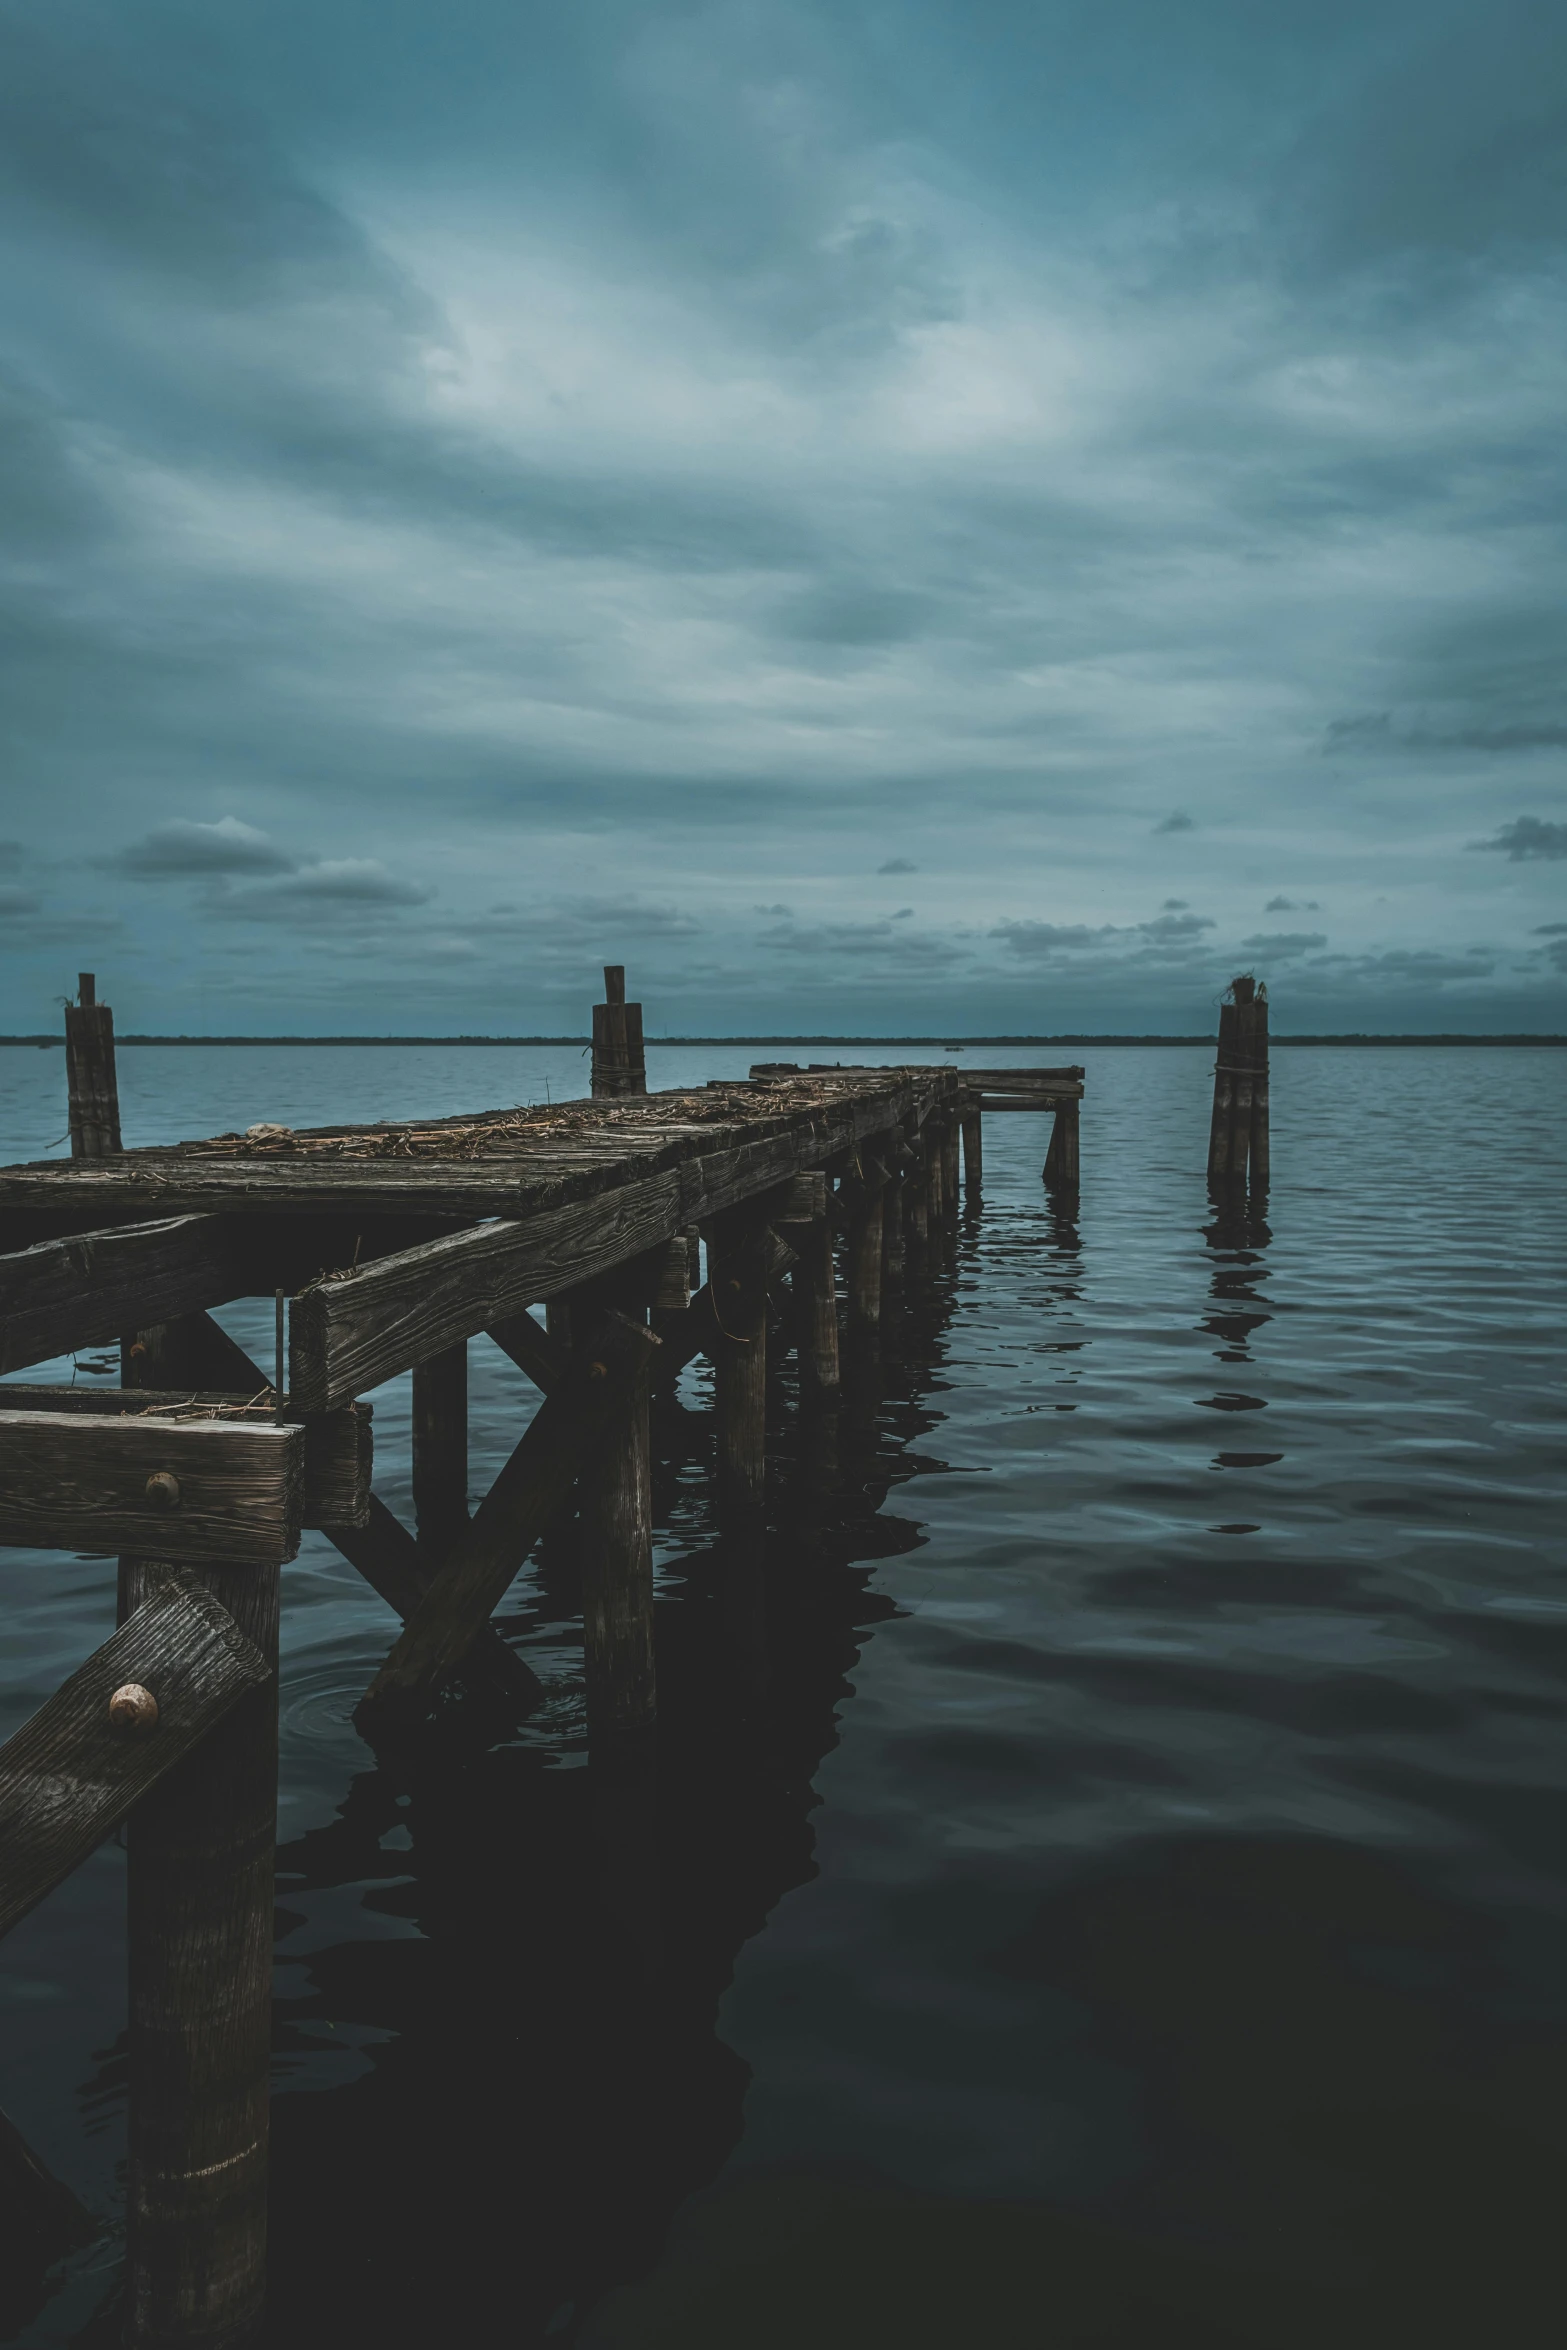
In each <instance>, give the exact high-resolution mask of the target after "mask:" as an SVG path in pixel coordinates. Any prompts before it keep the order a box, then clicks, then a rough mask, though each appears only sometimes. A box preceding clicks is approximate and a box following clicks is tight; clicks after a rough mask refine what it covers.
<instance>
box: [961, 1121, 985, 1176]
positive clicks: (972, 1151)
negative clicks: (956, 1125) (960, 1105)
mask: <svg viewBox="0 0 1567 2350" xmlns="http://www.w3.org/2000/svg"><path fill="white" fill-rule="evenodd" d="M984 1181H985V1164H984V1144H983V1141H982V1139H981V1134H980V1111H979V1104H978V1103H977V1102H975V1103H974V1104H973V1107H972V1108H971V1109H967V1110H965V1111H964V1113H963V1188H964V1190H965V1192H966V1193H967V1194H968V1196H969V1198H970V1199H978V1197H979V1195H980V1192H981V1190H982V1189H983V1187H984Z"/></svg>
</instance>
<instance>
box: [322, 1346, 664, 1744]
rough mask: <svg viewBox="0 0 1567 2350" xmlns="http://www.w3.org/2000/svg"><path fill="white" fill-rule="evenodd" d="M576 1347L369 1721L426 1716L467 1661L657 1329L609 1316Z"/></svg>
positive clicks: (637, 1371)
mask: <svg viewBox="0 0 1567 2350" xmlns="http://www.w3.org/2000/svg"><path fill="white" fill-rule="evenodd" d="M595 1335H596V1338H597V1343H596V1345H595V1347H594V1349H593V1351H592V1352H591V1353H590V1352H588V1351H587V1350H586V1349H583V1348H580V1347H579V1348H577V1349H575V1350H574V1352H573V1354H572V1357H571V1361H570V1364H569V1366H568V1369H567V1374H566V1377H565V1378H564V1379H563V1380H562V1382H561V1384H560V1386H559V1387H558V1388H557V1389H556V1391H555V1393H554V1394H553V1395H548V1396H546V1397H545V1399H544V1401H543V1403H542V1404H541V1405H540V1406H539V1409H538V1411H537V1413H536V1414H535V1416H534V1418H533V1420H532V1421H531V1422H530V1423H529V1426H528V1428H527V1431H526V1433H525V1434H524V1436H523V1438H522V1441H521V1442H520V1443H519V1444H518V1445H517V1447H516V1449H515V1451H514V1452H513V1453H512V1455H511V1458H510V1459H509V1460H508V1461H507V1463H506V1465H505V1467H504V1468H503V1469H502V1470H501V1473H500V1475H499V1476H498V1477H497V1478H496V1480H495V1482H494V1484H493V1485H492V1486H491V1487H490V1490H489V1492H488V1493H487V1494H486V1495H485V1497H484V1500H483V1501H482V1502H481V1503H480V1505H479V1507H478V1509H477V1510H476V1511H475V1513H474V1516H473V1521H472V1524H471V1525H470V1526H469V1528H468V1530H467V1532H466V1534H464V1535H463V1537H462V1539H461V1540H460V1541H459V1542H458V1543H457V1545H456V1547H455V1549H454V1550H453V1551H452V1553H451V1554H450V1556H449V1557H448V1559H447V1562H446V1564H445V1565H444V1566H443V1567H442V1569H441V1571H440V1573H439V1574H438V1575H437V1576H436V1578H435V1580H434V1582H433V1583H432V1584H431V1585H430V1587H429V1589H428V1591H427V1592H426V1593H425V1595H424V1597H423V1599H421V1601H420V1602H419V1605H418V1606H417V1607H416V1608H415V1610H414V1612H413V1614H412V1615H411V1616H410V1618H409V1619H408V1622H407V1624H406V1625H405V1627H404V1629H403V1633H402V1636H401V1638H400V1639H399V1640H398V1641H397V1642H396V1644H395V1646H394V1647H393V1648H392V1650H391V1653H390V1654H389V1656H388V1657H387V1659H386V1662H385V1663H384V1664H383V1665H382V1667H381V1669H380V1671H379V1672H378V1673H377V1674H376V1676H375V1679H374V1680H373V1681H372V1682H371V1684H370V1687H369V1689H368V1691H367V1692H366V1696H365V1704H366V1706H367V1708H368V1713H369V1716H371V1717H373V1716H374V1715H376V1714H377V1713H379V1714H380V1715H381V1716H382V1717H383V1718H399V1717H404V1716H409V1715H417V1714H418V1713H420V1712H422V1711H423V1710H424V1708H425V1707H426V1706H427V1705H428V1703H429V1701H430V1699H431V1698H432V1697H433V1696H434V1694H435V1692H436V1691H437V1690H438V1689H439V1688H440V1687H441V1686H442V1684H443V1683H444V1682H445V1681H446V1680H447V1679H448V1678H449V1677H450V1675H451V1674H452V1673H453V1672H455V1671H456V1670H457V1668H458V1666H459V1665H460V1664H461V1663H462V1660H463V1656H464V1654H465V1652H466V1651H467V1649H468V1648H469V1646H470V1645H471V1643H472V1641H473V1640H474V1638H475V1636H476V1634H477V1633H478V1632H479V1631H480V1630H481V1629H482V1627H483V1625H484V1624H485V1623H486V1621H487V1620H488V1618H489V1615H490V1613H491V1611H492V1609H493V1608H494V1607H495V1606H496V1605H497V1604H498V1602H499V1601H500V1599H501V1598H502V1597H503V1596H504V1594H505V1591H506V1588H507V1586H508V1584H509V1583H510V1582H511V1580H512V1578H513V1576H514V1575H515V1574H516V1572H517V1570H518V1568H519V1567H520V1566H521V1565H522V1563H523V1561H524V1560H525V1559H526V1557H527V1555H528V1552H529V1551H530V1550H531V1549H532V1547H533V1545H534V1543H535V1542H536V1541H537V1539H538V1537H539V1535H540V1534H541V1533H542V1532H543V1530H544V1528H545V1527H546V1526H547V1525H548V1523H549V1521H550V1520H551V1518H552V1517H554V1515H555V1513H556V1511H557V1510H559V1509H560V1508H561V1506H562V1505H563V1503H564V1502H565V1501H566V1499H567V1497H568V1495H569V1494H570V1493H571V1490H572V1488H573V1486H574V1485H575V1483H576V1480H577V1476H578V1473H579V1471H580V1470H581V1468H582V1466H583V1463H584V1462H585V1461H586V1460H587V1458H588V1457H589V1455H590V1453H591V1451H592V1448H593V1446H594V1444H595V1442H596V1439H597V1437H598V1433H599V1431H600V1429H601V1428H602V1426H603V1425H604V1424H605V1422H606V1419H607V1417H608V1416H609V1415H610V1414H611V1413H612V1412H613V1411H614V1410H615V1408H616V1407H617V1402H618V1398H619V1395H620V1392H621V1390H622V1388H623V1386H624V1384H625V1383H626V1382H627V1381H628V1380H629V1379H631V1378H632V1377H633V1376H640V1375H641V1362H642V1359H643V1358H644V1357H646V1356H647V1355H650V1354H651V1353H652V1352H653V1350H654V1349H656V1347H657V1344H658V1341H657V1340H656V1339H655V1338H654V1337H653V1335H652V1333H651V1331H649V1330H647V1329H645V1328H642V1327H639V1326H638V1325H636V1324H634V1323H630V1322H625V1321H623V1320H621V1319H620V1318H619V1317H617V1316H613V1315H611V1316H606V1317H605V1327H604V1329H603V1331H602V1333H595Z"/></svg>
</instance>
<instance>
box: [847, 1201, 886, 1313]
mask: <svg viewBox="0 0 1567 2350" xmlns="http://www.w3.org/2000/svg"><path fill="white" fill-rule="evenodd" d="M885 1196H886V1194H885V1189H884V1188H883V1189H882V1190H878V1191H877V1192H875V1193H874V1194H873V1196H872V1197H871V1198H869V1199H868V1200H866V1201H865V1202H864V1203H863V1204H862V1205H861V1207H860V1209H859V1212H858V1214H857V1215H856V1216H855V1218H854V1221H853V1223H852V1224H851V1225H850V1227H849V1256H848V1283H847V1287H848V1293H849V1297H848V1302H849V1334H850V1336H851V1337H854V1338H859V1339H862V1340H864V1339H870V1340H874V1339H875V1337H876V1334H877V1332H878V1331H879V1330H880V1328H881V1275H882V1241H883V1218H882V1201H883V1199H884V1197H885Z"/></svg>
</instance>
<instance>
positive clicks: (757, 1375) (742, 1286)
mask: <svg viewBox="0 0 1567 2350" xmlns="http://www.w3.org/2000/svg"><path fill="white" fill-rule="evenodd" d="M706 1238H707V1250H708V1256H707V1262H708V1289H709V1293H710V1295H711V1298H712V1301H713V1310H714V1318H715V1321H716V1324H717V1333H716V1337H715V1339H714V1347H713V1385H714V1398H715V1402H716V1405H717V1413H718V1491H719V1506H720V1508H721V1509H722V1510H723V1511H724V1513H725V1515H726V1516H728V1517H729V1518H730V1519H734V1518H736V1517H737V1516H738V1517H749V1516H750V1515H751V1514H752V1513H754V1512H755V1511H757V1510H759V1509H760V1507H761V1504H762V1501H763V1498H764V1495H765V1492H766V1486H767V1273H768V1263H769V1256H770V1243H771V1240H772V1234H771V1231H770V1228H769V1227H768V1226H767V1225H766V1224H764V1223H762V1222H760V1221H759V1220H758V1219H757V1218H756V1217H755V1216H752V1215H747V1214H746V1212H745V1211H744V1210H743V1209H735V1210H733V1211H731V1212H730V1213H729V1214H727V1215H724V1216H719V1217H715V1218H714V1219H712V1221H711V1222H710V1223H709V1224H708V1226H707V1231H706Z"/></svg>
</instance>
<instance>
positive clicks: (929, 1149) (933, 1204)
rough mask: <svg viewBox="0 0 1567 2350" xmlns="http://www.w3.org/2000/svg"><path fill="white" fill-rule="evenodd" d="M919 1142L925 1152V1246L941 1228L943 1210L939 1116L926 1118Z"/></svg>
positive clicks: (932, 1242) (930, 1242) (934, 1237)
mask: <svg viewBox="0 0 1567 2350" xmlns="http://www.w3.org/2000/svg"><path fill="white" fill-rule="evenodd" d="M920 1143H921V1146H922V1148H923V1150H924V1153H925V1167H924V1177H925V1217H926V1235H925V1237H926V1244H927V1246H930V1245H932V1244H934V1242H935V1239H936V1235H937V1234H938V1233H939V1232H940V1230H941V1218H942V1212H943V1201H942V1173H943V1169H942V1156H943V1154H942V1148H941V1120H940V1117H939V1116H934V1115H933V1116H931V1117H929V1118H927V1119H926V1121H925V1123H924V1125H923V1126H922V1127H921V1128H920Z"/></svg>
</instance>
